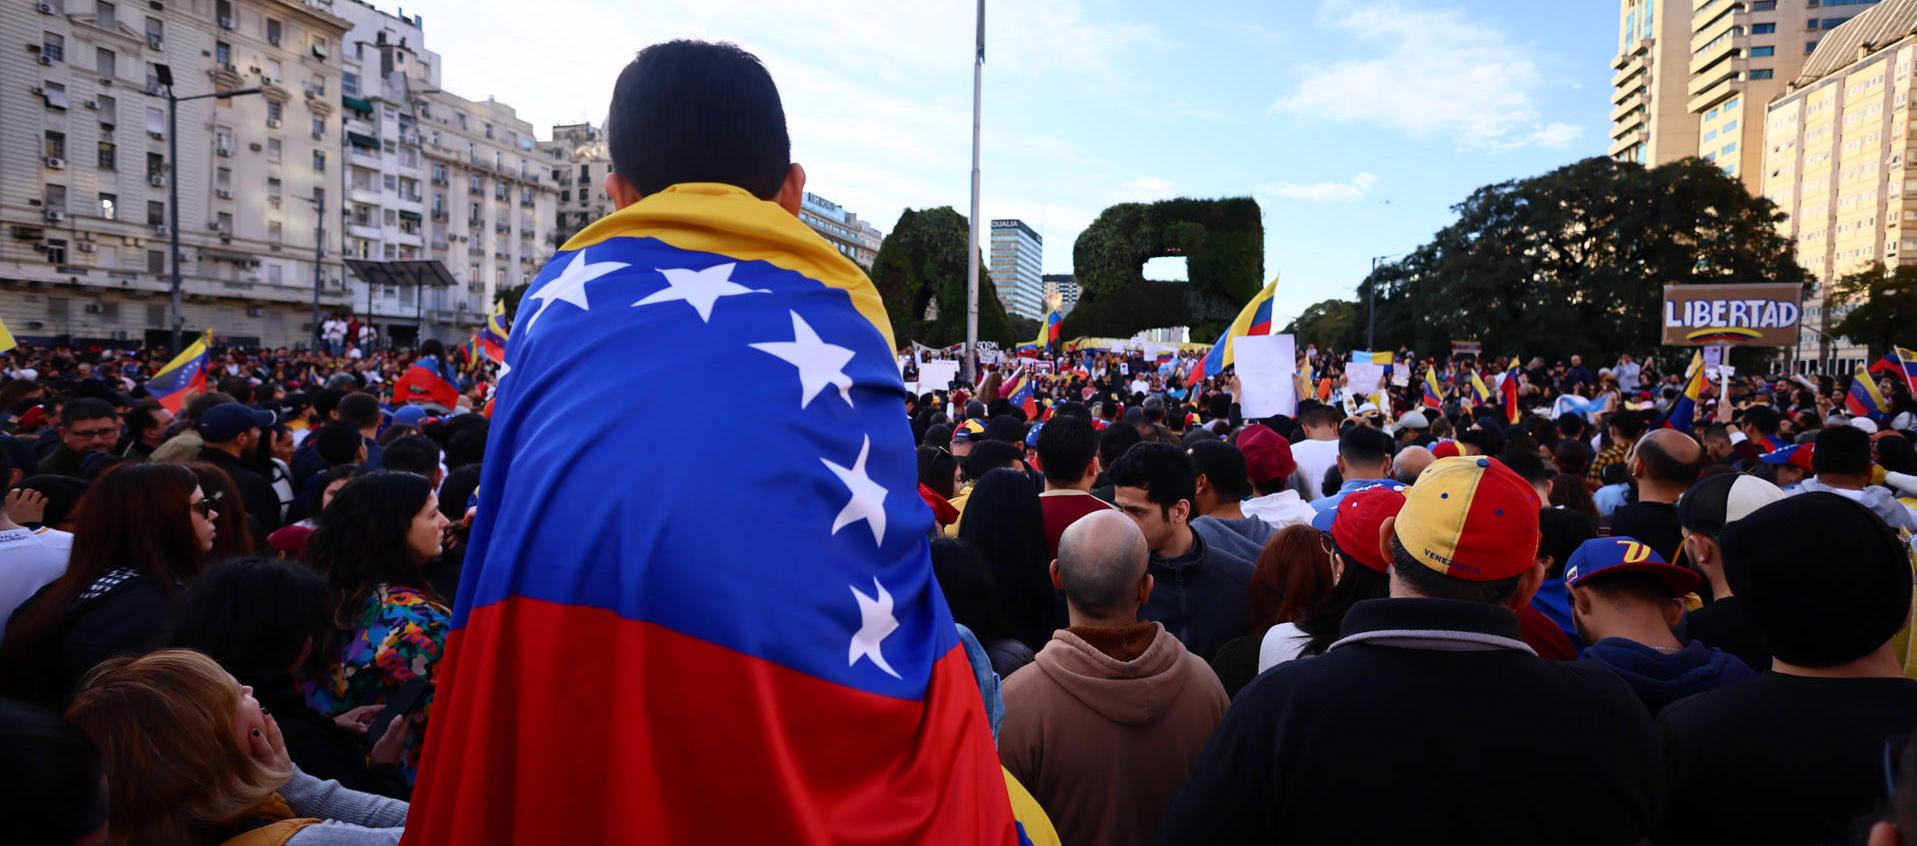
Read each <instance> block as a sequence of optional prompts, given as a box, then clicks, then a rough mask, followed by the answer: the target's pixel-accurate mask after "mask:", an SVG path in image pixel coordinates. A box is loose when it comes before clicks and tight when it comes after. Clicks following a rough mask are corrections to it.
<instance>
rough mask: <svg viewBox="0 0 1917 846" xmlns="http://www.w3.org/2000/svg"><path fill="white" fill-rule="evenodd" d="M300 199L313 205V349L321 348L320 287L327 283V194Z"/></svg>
mask: <svg viewBox="0 0 1917 846" xmlns="http://www.w3.org/2000/svg"><path fill="white" fill-rule="evenodd" d="M315 193H316V196H312V197H301V198H300V199H302V200H305V201H306V202H308V203H310V204H312V206H313V351H314V352H318V351H319V350H320V344H321V340H322V339H321V337H320V287H321V286H322V285H324V284H325V281H324V279H325V277H324V276H322V275H321V274H322V273H323V271H324V270H325V267H324V262H325V259H326V195H324V194H317V192H315Z"/></svg>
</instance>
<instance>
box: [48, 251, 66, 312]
mask: <svg viewBox="0 0 1917 846" xmlns="http://www.w3.org/2000/svg"><path fill="white" fill-rule="evenodd" d="M47 263H49V264H66V263H67V242H66V241H63V240H58V241H55V240H50V241H48V242H47ZM53 301H54V298H53V297H48V298H47V309H48V310H49V311H51V310H52V308H53ZM66 303H67V301H66V299H65V298H61V299H60V305H62V306H65V305H66ZM61 311H62V312H65V311H66V309H64V308H62V309H61Z"/></svg>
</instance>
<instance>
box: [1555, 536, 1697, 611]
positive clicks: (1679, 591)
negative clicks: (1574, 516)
mask: <svg viewBox="0 0 1917 846" xmlns="http://www.w3.org/2000/svg"><path fill="white" fill-rule="evenodd" d="M1618 573H1649V574H1651V575H1653V576H1656V577H1658V579H1660V580H1662V581H1663V582H1664V584H1665V586H1667V587H1669V588H1670V589H1671V595H1672V596H1683V595H1684V594H1687V593H1690V592H1692V591H1694V590H1697V583H1698V578H1697V574H1696V573H1693V572H1691V571H1689V570H1686V569H1684V568H1683V567H1678V566H1675V565H1673V564H1668V563H1666V562H1665V561H1664V556H1662V555H1659V554H1657V550H1655V549H1652V548H1651V547H1650V545H1649V544H1647V543H1644V542H1643V541H1640V540H1638V539H1636V538H1631V537H1625V536H1623V535H1613V536H1611V537H1608V538H1592V539H1590V540H1588V541H1585V542H1584V543H1582V544H1579V545H1578V548H1577V550H1576V551H1575V552H1572V553H1571V558H1570V560H1568V561H1566V562H1565V563H1564V586H1565V587H1577V586H1579V585H1581V584H1584V583H1585V582H1587V581H1589V580H1591V579H1593V578H1599V577H1602V576H1606V575H1616V574H1618Z"/></svg>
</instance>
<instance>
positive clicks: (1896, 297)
mask: <svg viewBox="0 0 1917 846" xmlns="http://www.w3.org/2000/svg"><path fill="white" fill-rule="evenodd" d="M1830 306H1831V308H1833V309H1836V310H1839V311H1843V310H1844V309H1846V308H1848V309H1849V311H1848V312H1846V313H1845V314H1844V317H1843V319H1841V320H1839V321H1838V322H1837V325H1836V326H1834V327H1832V329H1831V331H1833V332H1834V333H1836V334H1838V335H1842V336H1844V337H1846V338H1849V339H1851V340H1853V341H1856V342H1857V343H1860V344H1863V345H1865V346H1867V347H1869V348H1870V352H1871V354H1872V355H1873V356H1878V355H1883V354H1884V353H1887V352H1889V351H1890V348H1891V345H1892V344H1896V343H1898V342H1900V341H1901V342H1905V343H1909V342H1911V340H1912V339H1913V338H1917V267H1909V266H1904V265H1899V266H1898V267H1896V268H1895V269H1889V270H1887V269H1885V267H1884V265H1883V264H1881V263H1879V264H1872V265H1871V266H1869V267H1866V268H1864V269H1862V270H1859V271H1857V272H1855V273H1847V274H1845V275H1843V276H1839V277H1837V280H1836V281H1835V282H1832V283H1831V286H1830Z"/></svg>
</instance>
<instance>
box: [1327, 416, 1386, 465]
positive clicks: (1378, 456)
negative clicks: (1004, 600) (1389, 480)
mask: <svg viewBox="0 0 1917 846" xmlns="http://www.w3.org/2000/svg"><path fill="white" fill-rule="evenodd" d="M1395 446H1397V445H1396V444H1395V443H1393V442H1392V440H1391V436H1390V435H1387V434H1385V433H1383V432H1380V431H1378V430H1377V429H1373V428H1371V427H1369V426H1354V427H1352V428H1350V429H1346V430H1345V432H1344V434H1342V435H1339V436H1338V456H1339V457H1340V458H1343V459H1344V460H1345V463H1346V464H1356V465H1359V466H1361V467H1376V466H1378V465H1380V464H1383V463H1384V462H1385V459H1387V458H1390V457H1391V451H1392V449H1393V447H1395Z"/></svg>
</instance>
